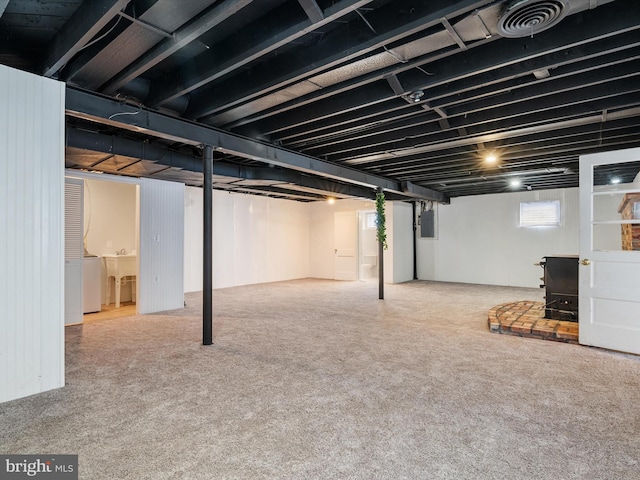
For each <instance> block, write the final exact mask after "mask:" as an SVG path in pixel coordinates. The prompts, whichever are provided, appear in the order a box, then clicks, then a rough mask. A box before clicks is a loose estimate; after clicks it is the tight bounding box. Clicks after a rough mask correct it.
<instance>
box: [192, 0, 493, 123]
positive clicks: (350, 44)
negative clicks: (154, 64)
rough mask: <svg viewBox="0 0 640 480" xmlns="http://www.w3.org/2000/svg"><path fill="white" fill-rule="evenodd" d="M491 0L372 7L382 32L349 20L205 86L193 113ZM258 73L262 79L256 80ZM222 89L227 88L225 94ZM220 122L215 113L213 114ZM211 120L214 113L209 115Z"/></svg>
mask: <svg viewBox="0 0 640 480" xmlns="http://www.w3.org/2000/svg"><path fill="white" fill-rule="evenodd" d="M487 3H489V2H487V1H478V0H476V1H474V0H460V1H457V2H450V1H445V0H437V1H431V2H424V3H415V2H409V3H407V2H402V3H401V2H390V3H389V4H386V5H385V6H383V7H381V8H378V9H376V10H374V11H373V12H371V15H370V17H368V19H369V21H370V22H371V23H376V24H380V25H382V26H383V27H382V28H384V30H382V28H381V29H380V34H379V35H377V36H373V34H372V33H371V31H370V30H369V29H368V28H367V27H366V25H364V24H363V22H361V21H355V22H352V23H349V24H347V25H345V26H343V27H339V28H337V29H335V30H333V31H331V32H329V34H327V35H326V36H325V38H324V39H323V43H322V48H306V49H303V50H302V51H299V52H297V53H294V52H292V53H291V54H289V55H288V56H287V57H286V58H282V59H277V60H276V61H273V62H270V63H267V64H265V65H260V66H258V67H256V68H254V69H252V70H251V71H250V72H247V73H246V74H243V75H241V76H236V77H233V78H230V79H229V80H227V81H223V82H222V83H220V84H218V85H215V86H214V87H215V88H211V89H204V90H203V91H201V92H198V94H197V95H194V101H193V104H194V105H196V107H194V108H193V109H192V110H191V111H190V112H188V113H187V115H188V116H189V117H190V118H203V117H206V116H210V115H212V114H215V113H217V112H220V111H222V110H226V109H228V108H231V107H233V106H235V105H238V104H240V103H243V102H246V101H247V100H250V99H253V98H256V97H262V96H264V95H265V94H267V93H268V92H272V91H274V90H276V89H277V88H279V87H282V86H285V85H290V84H292V83H295V82H298V81H300V80H304V79H306V78H308V77H310V76H312V75H314V74H316V73H319V72H321V71H325V70H327V69H328V68H331V67H333V66H336V65H338V64H342V63H344V62H345V61H349V60H353V59H355V58H357V57H360V56H362V55H364V54H367V53H370V52H373V51H375V50H376V49H379V48H382V47H383V46H385V45H387V44H390V43H393V42H395V41H398V40H400V39H402V38H404V37H408V36H410V35H412V34H414V33H416V32H419V31H421V30H425V29H427V28H429V27H430V26H433V25H436V24H439V23H440V19H441V18H442V17H448V16H449V15H453V14H458V15H459V14H460V13H461V12H464V11H470V10H473V9H475V8H480V7H481V6H483V5H486V4H487ZM403 6H404V7H406V8H407V10H412V12H413V13H412V16H411V18H410V19H409V20H408V21H407V18H404V17H403V16H402V15H400V14H399V13H398V12H399V11H400V10H401V9H402V7H403ZM256 79H259V80H260V82H259V83H256ZM219 92H225V95H224V96H220V95H219ZM210 120H212V121H213V123H216V122H215V119H210ZM208 121H209V119H208Z"/></svg>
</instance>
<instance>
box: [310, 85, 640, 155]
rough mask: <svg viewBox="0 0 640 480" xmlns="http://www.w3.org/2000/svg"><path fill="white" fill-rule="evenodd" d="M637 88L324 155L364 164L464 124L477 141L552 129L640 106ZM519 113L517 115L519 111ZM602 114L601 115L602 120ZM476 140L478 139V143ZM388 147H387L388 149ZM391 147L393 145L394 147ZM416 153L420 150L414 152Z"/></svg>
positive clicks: (446, 136)
mask: <svg viewBox="0 0 640 480" xmlns="http://www.w3.org/2000/svg"><path fill="white" fill-rule="evenodd" d="M633 88H634V89H635V91H632V92H627V93H624V94H622V95H618V96H614V97H606V98H602V99H598V100H591V99H587V100H585V101H583V102H580V103H575V104H570V105H567V106H562V107H560V108H554V109H552V110H551V109H548V110H544V109H540V110H539V111H535V110H534V111H533V112H532V113H527V112H525V111H524V110H522V111H518V112H513V111H512V112H509V113H510V114H511V115H510V116H509V117H506V118H488V117H485V116H484V114H485V113H486V112H481V113H480V114H474V115H473V117H474V118H471V117H472V116H471V115H470V116H469V120H470V122H472V123H469V124H467V123H464V122H465V119H464V118H454V119H449V122H450V123H451V127H452V129H451V130H448V131H444V132H442V133H435V134H431V135H424V136H422V137H419V138H410V139H401V140H397V141H395V142H392V143H389V145H386V146H385V145H374V146H370V145H367V144H364V143H363V144H361V145H359V146H358V147H357V149H356V148H355V147H353V146H351V149H350V151H349V152H344V151H343V152H339V153H335V154H331V155H329V154H324V155H323V157H326V158H328V159H330V160H332V161H345V160H351V159H358V161H357V162H355V163H363V162H362V157H363V156H370V155H384V158H388V157H393V156H398V155H402V154H403V152H405V153H406V152H411V150H414V149H416V148H419V149H421V148H424V147H425V146H426V145H428V146H429V147H428V148H431V147H434V146H435V145H437V143H442V142H443V141H445V142H446V141H447V140H454V141H455V140H456V139H457V128H458V126H459V125H461V124H462V125H464V126H465V128H466V129H467V130H468V132H469V136H470V138H475V139H476V140H477V141H482V140H483V138H491V136H492V135H494V134H500V133H501V132H504V131H514V130H524V129H527V130H528V131H538V132H543V131H548V129H549V125H553V124H554V123H561V122H562V121H565V120H566V121H572V119H573V118H580V119H582V118H585V117H586V116H588V115H589V114H590V113H592V112H593V111H598V112H600V111H602V110H604V109H612V110H616V111H617V112H618V111H623V110H626V109H630V108H634V107H637V106H638V104H639V99H640V95H639V94H638V90H637V89H639V88H640V85H639V84H636V85H634V86H633ZM515 113H517V115H516V114H515ZM599 121H600V117H598V122H599ZM474 143H475V142H474ZM385 147H386V148H385ZM391 147H393V148H392V149H391ZM411 153H412V154H413V153H416V152H411ZM347 163H348V162H347Z"/></svg>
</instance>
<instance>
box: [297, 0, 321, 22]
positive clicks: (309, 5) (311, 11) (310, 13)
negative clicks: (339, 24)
mask: <svg viewBox="0 0 640 480" xmlns="http://www.w3.org/2000/svg"><path fill="white" fill-rule="evenodd" d="M298 3H299V4H300V6H301V7H302V8H303V9H304V13H306V14H307V17H309V20H311V22H313V23H318V22H321V21H322V20H324V13H323V12H322V9H321V8H320V6H319V5H318V4H317V3H316V0H298Z"/></svg>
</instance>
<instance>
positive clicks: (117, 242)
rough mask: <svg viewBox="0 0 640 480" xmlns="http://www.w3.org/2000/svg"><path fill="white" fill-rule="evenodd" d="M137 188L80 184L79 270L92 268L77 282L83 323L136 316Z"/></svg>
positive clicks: (86, 181)
mask: <svg viewBox="0 0 640 480" xmlns="http://www.w3.org/2000/svg"><path fill="white" fill-rule="evenodd" d="M139 188H140V187H139V185H136V184H131V183H122V182H117V181H109V180H102V179H94V178H85V179H84V193H85V195H84V238H83V240H84V249H85V264H87V263H91V262H93V263H95V264H97V266H96V267H94V269H95V270H97V271H93V272H92V277H90V278H85V280H84V282H83V283H84V298H85V300H84V302H83V303H84V317H83V319H84V320H85V321H86V320H100V319H106V318H119V317H123V316H129V315H135V314H136V313H137V303H136V299H137V293H138V284H139V282H138V278H139V274H138V251H139V243H140V242H139V238H140V234H139V231H140V228H139V214H138V212H139V202H138V198H139V192H138V190H139ZM92 259H93V260H92ZM85 271H87V269H86V267H85ZM91 300H93V303H91ZM98 301H99V305H98Z"/></svg>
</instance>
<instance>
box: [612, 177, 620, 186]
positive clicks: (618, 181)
mask: <svg viewBox="0 0 640 480" xmlns="http://www.w3.org/2000/svg"><path fill="white" fill-rule="evenodd" d="M611 183H612V184H613V185H616V184H618V183H620V177H613V178H612V179H611Z"/></svg>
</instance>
